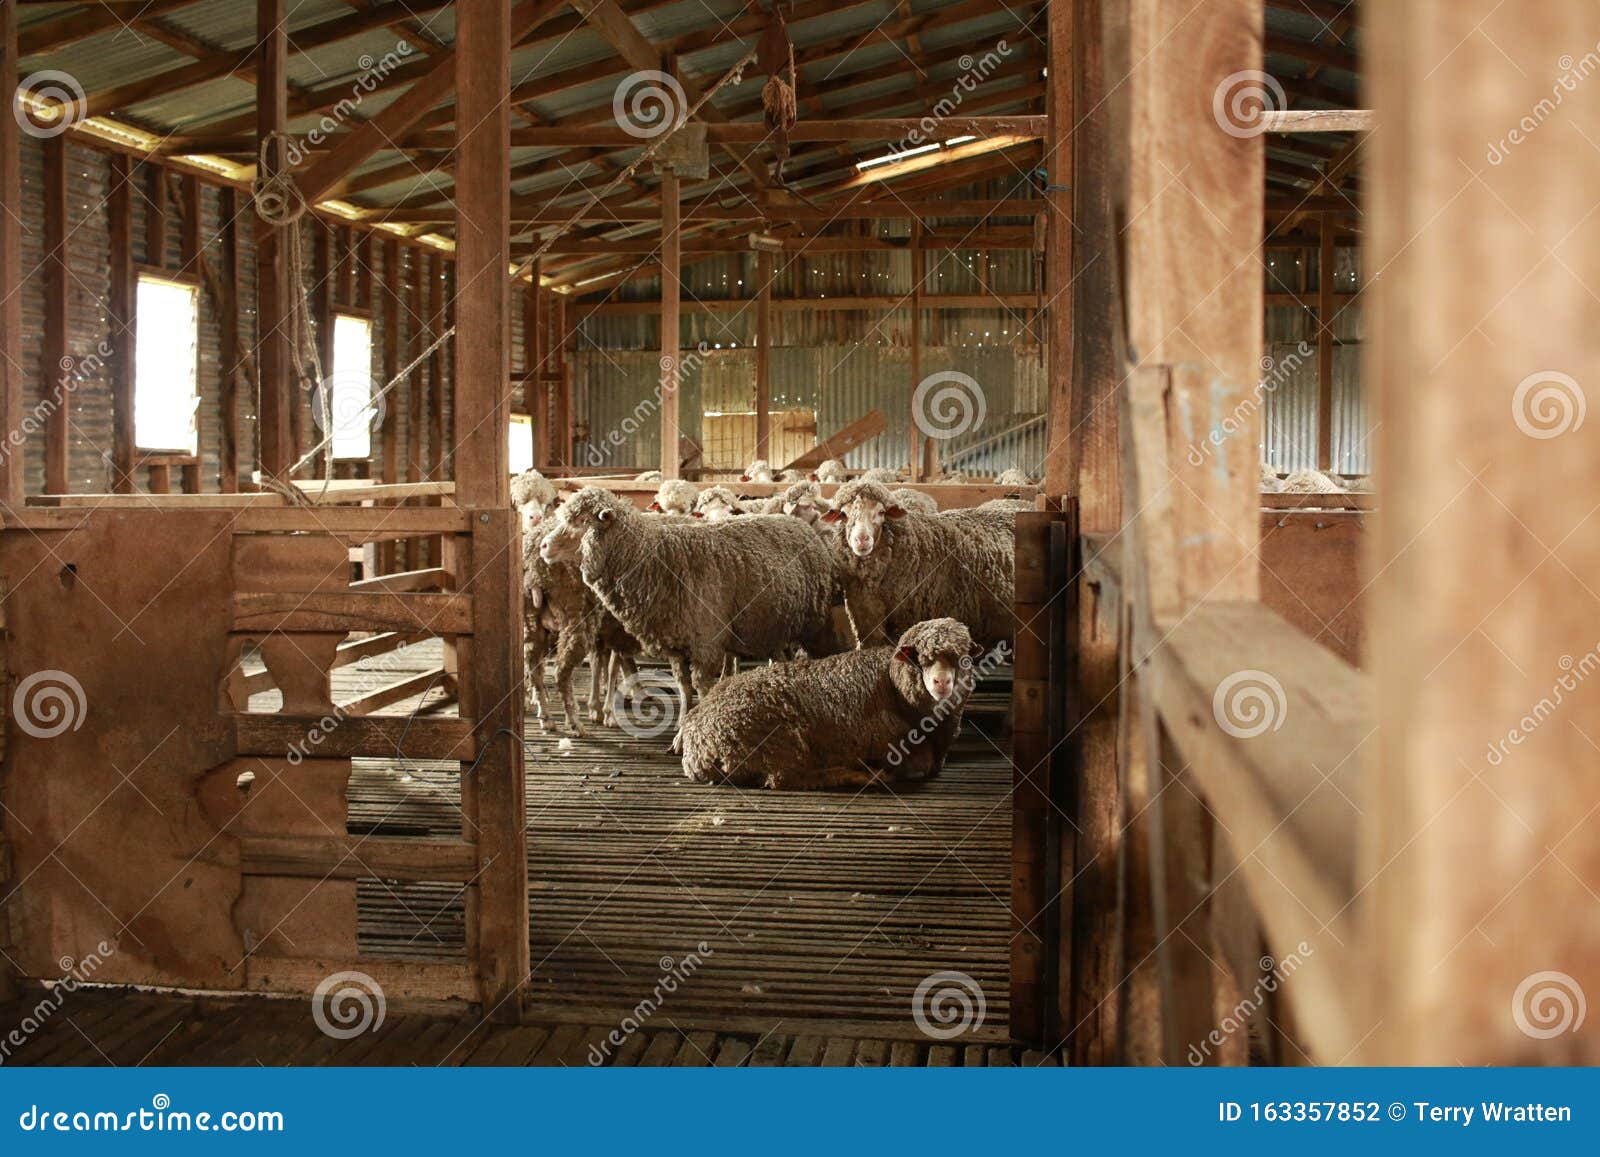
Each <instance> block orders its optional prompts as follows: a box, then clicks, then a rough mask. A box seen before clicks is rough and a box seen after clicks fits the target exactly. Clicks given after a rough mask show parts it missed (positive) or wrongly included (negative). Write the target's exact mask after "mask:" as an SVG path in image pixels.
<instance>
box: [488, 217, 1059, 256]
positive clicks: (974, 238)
mask: <svg viewBox="0 0 1600 1157" xmlns="http://www.w3.org/2000/svg"><path fill="white" fill-rule="evenodd" d="M785 224H788V222H785ZM781 241H782V244H783V248H784V249H785V250H787V251H788V252H791V253H862V252H906V251H908V250H916V249H980V250H984V249H1032V248H1033V246H1034V236H1033V229H1032V228H1031V227H1030V228H1027V229H1023V228H1018V227H1013V228H1009V229H987V230H981V231H973V230H955V229H947V230H926V231H923V232H921V233H920V235H919V237H913V238H911V239H907V240H902V239H899V238H891V237H862V236H851V235H848V234H847V235H844V236H825V237H822V236H812V237H784V238H781ZM660 246H661V242H660V241H659V240H657V239H655V238H650V237H646V238H627V239H621V240H607V239H604V238H596V239H593V240H573V241H557V242H555V243H554V244H552V245H551V246H550V247H549V248H542V247H541V250H540V251H542V252H543V253H544V254H545V255H546V256H548V257H570V256H581V255H590V254H593V255H601V256H610V255H612V254H621V253H654V252H655V251H656V250H657V249H659V248H660ZM535 251H536V250H535V247H534V246H531V245H518V246H515V247H513V250H512V252H513V254H517V255H520V254H527V253H531V252H535ZM680 252H681V253H682V254H683V255H685V256H691V257H693V256H700V255H704V254H708V253H749V252H750V241H749V238H748V237H728V238H720V237H711V238H702V239H699V240H691V241H687V242H684V243H683V244H682V246H681V249H680Z"/></svg>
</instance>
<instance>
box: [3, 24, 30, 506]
mask: <svg viewBox="0 0 1600 1157" xmlns="http://www.w3.org/2000/svg"><path fill="white" fill-rule="evenodd" d="M16 91H17V6H16V5H15V4H0V93H4V94H5V97H6V102H7V103H8V104H9V103H10V100H11V94H13V93H15V92H16ZM11 111H12V110H10V109H6V110H5V113H6V115H5V116H3V117H0V202H4V203H5V204H6V205H8V206H9V205H20V204H22V139H21V137H22V126H21V125H20V124H18V123H17V118H16V117H15V116H12V115H10V114H11ZM22 277H23V270H22V221H21V218H20V217H19V216H18V214H17V213H16V212H14V211H13V212H7V213H0V423H3V425H4V429H5V435H6V437H7V438H8V439H9V437H10V436H12V435H16V436H18V437H20V436H21V431H22V389H23V383H22V369H21V367H22ZM19 451H20V447H16V446H8V448H7V452H6V456H5V461H4V463H3V464H0V504H3V505H4V506H7V507H13V508H14V507H19V506H21V505H22V498H23V491H24V487H25V482H24V479H25V474H24V457H23V455H22V454H21V453H20V452H19Z"/></svg>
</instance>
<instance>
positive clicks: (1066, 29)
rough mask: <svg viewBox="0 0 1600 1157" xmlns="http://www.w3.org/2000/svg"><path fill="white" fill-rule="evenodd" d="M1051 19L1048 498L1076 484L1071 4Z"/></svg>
mask: <svg viewBox="0 0 1600 1157" xmlns="http://www.w3.org/2000/svg"><path fill="white" fill-rule="evenodd" d="M1048 7H1049V20H1050V76H1049V81H1048V90H1049V97H1048V99H1049V102H1050V135H1049V138H1048V139H1047V141H1046V144H1047V145H1048V146H1049V152H1048V154H1047V156H1046V166H1047V168H1048V169H1049V170H1050V188H1049V192H1048V193H1047V194H1046V197H1047V199H1048V201H1049V204H1050V248H1049V252H1048V254H1047V257H1046V261H1045V282H1046V286H1047V288H1048V290H1049V293H1050V298H1049V301H1050V319H1049V335H1050V336H1049V341H1048V343H1047V345H1048V351H1047V355H1046V356H1047V357H1048V358H1049V363H1048V364H1049V372H1048V375H1047V380H1048V382H1049V401H1048V403H1047V404H1048V406H1049V409H1048V417H1047V418H1046V419H1045V444H1046V446H1048V447H1049V452H1048V456H1047V457H1046V458H1045V464H1044V493H1045V497H1046V499H1055V498H1059V497H1061V496H1062V495H1064V494H1068V493H1071V491H1072V488H1073V487H1074V486H1075V485H1076V484H1077V477H1076V475H1077V469H1078V463H1077V456H1076V453H1075V448H1074V445H1073V439H1072V436H1071V432H1072V421H1073V417H1074V415H1073V401H1072V393H1073V381H1072V298H1073V292H1072V290H1073V283H1072V247H1073V244H1072V243H1073V239H1072V232H1073V219H1072V212H1073V195H1072V184H1073V173H1072V169H1073V155H1072V153H1073V135H1074V132H1075V131H1076V130H1075V128H1074V125H1075V123H1076V122H1075V118H1074V115H1073V91H1072V90H1073V85H1074V77H1073V73H1074V67H1073V59H1072V51H1073V40H1074V38H1075V36H1076V35H1078V32H1077V30H1075V29H1074V28H1073V10H1072V0H1053V2H1052V3H1051V4H1050V5H1049V6H1048Z"/></svg>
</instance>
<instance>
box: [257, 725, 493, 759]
mask: <svg viewBox="0 0 1600 1157" xmlns="http://www.w3.org/2000/svg"><path fill="white" fill-rule="evenodd" d="M232 718H233V723H234V731H235V733H236V740H235V744H236V748H235V750H236V751H237V753H238V754H239V755H265V756H282V755H283V754H284V753H285V752H288V751H290V750H309V751H311V752H313V753H314V754H315V755H317V756H318V757H325V758H329V759H338V758H345V757H348V756H357V755H360V756H383V757H393V758H408V759H459V760H471V759H473V758H474V757H475V756H476V755H477V753H478V745H477V740H476V739H475V738H474V737H473V734H472V721H471V720H470V719H452V718H422V719H407V718H404V717H399V716H376V717H374V716H368V717H366V718H364V719H344V720H342V721H339V724H338V726H337V727H332V728H329V729H327V730H323V719H322V718H321V717H316V716H297V715H234V716H232ZM312 731H316V732H317V733H318V734H319V735H321V737H322V738H321V741H320V742H318V743H309V742H308V735H309V734H310V733H311V732H312Z"/></svg>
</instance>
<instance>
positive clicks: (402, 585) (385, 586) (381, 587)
mask: <svg viewBox="0 0 1600 1157" xmlns="http://www.w3.org/2000/svg"><path fill="white" fill-rule="evenodd" d="M449 574H450V572H449V571H447V570H445V569H444V567H442V566H430V567H424V568H423V569H422V570H407V571H400V572H399V573H398V574H388V575H380V576H378V577H377V578H369V579H362V580H361V581H360V582H353V583H351V584H350V590H351V591H353V592H368V591H372V592H383V593H386V594H392V595H393V594H404V593H406V592H410V591H438V590H443V589H445V580H446V579H447V578H448V577H449Z"/></svg>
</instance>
